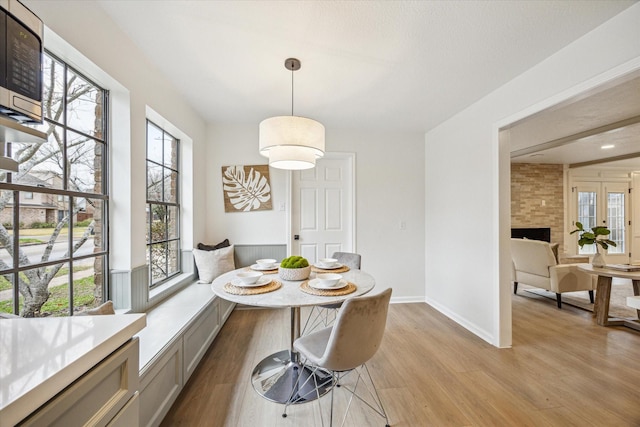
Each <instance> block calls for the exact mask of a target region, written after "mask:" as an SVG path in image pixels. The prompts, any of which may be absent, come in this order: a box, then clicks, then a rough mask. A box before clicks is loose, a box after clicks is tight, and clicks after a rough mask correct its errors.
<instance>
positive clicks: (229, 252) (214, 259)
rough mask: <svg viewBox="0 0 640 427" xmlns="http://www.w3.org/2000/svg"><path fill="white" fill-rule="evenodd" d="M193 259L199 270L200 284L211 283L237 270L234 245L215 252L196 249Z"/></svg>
mask: <svg viewBox="0 0 640 427" xmlns="http://www.w3.org/2000/svg"><path fill="white" fill-rule="evenodd" d="M193 259H194V260H195V262H196V267H197V268H198V278H199V279H200V280H198V283H211V282H213V279H215V278H216V277H218V276H219V275H221V274H224V273H226V272H228V271H231V270H235V269H236V266H235V263H234V261H233V245H231V246H229V247H226V248H222V249H217V250H214V251H203V250H201V249H194V250H193Z"/></svg>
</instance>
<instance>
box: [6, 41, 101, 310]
mask: <svg viewBox="0 0 640 427" xmlns="http://www.w3.org/2000/svg"><path fill="white" fill-rule="evenodd" d="M43 73H44V79H43V81H44V85H43V86H44V90H43V102H42V107H43V113H44V122H43V124H42V125H38V126H36V128H37V129H38V130H40V131H42V132H44V133H45V134H46V135H47V139H46V141H44V142H37V143H22V142H17V143H16V142H13V143H9V144H7V145H8V147H9V151H8V154H10V155H11V156H12V157H13V158H14V159H15V160H16V161H18V163H19V170H18V172H17V173H15V172H0V311H2V312H9V313H15V314H20V315H21V316H24V317H39V316H67V315H73V314H76V313H78V312H82V311H84V310H86V309H88V308H92V307H95V306H97V305H99V304H101V303H102V302H103V301H104V300H105V299H106V296H107V295H106V291H105V290H106V275H105V271H106V268H107V255H108V252H107V247H106V238H105V235H106V234H105V233H106V231H107V227H106V219H107V216H106V215H105V212H106V210H107V204H108V196H107V192H106V185H105V183H106V173H105V172H106V170H107V169H106V159H107V140H106V123H107V120H106V112H107V111H106V106H107V92H106V91H105V90H104V89H102V88H100V87H99V86H98V85H96V84H95V83H93V82H91V81H90V80H89V79H87V78H86V77H84V76H83V75H82V74H80V73H79V72H78V71H77V70H74V69H73V68H72V67H70V66H69V65H67V64H65V63H64V62H63V61H61V60H59V59H58V58H56V57H54V56H53V55H52V54H50V53H49V52H46V53H45V55H44V60H43ZM25 186H28V187H32V188H33V189H32V190H31V189H29V191H25V190H24V189H25Z"/></svg>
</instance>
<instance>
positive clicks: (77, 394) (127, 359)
mask: <svg viewBox="0 0 640 427" xmlns="http://www.w3.org/2000/svg"><path fill="white" fill-rule="evenodd" d="M138 384H139V380H138V338H133V339H132V340H131V341H129V342H128V343H126V344H124V345H123V346H122V347H120V348H119V349H118V350H116V351H115V352H113V353H112V354H111V355H110V356H108V357H107V358H105V359H104V360H103V361H102V362H101V363H100V364H98V365H96V366H95V367H93V368H92V369H91V370H89V371H88V372H87V373H86V374H84V375H83V376H82V377H80V378H79V379H78V380H76V381H75V382H74V383H73V384H71V385H70V386H69V387H67V388H66V389H65V390H64V391H62V392H61V393H59V394H58V395H57V396H56V397H54V398H53V399H51V400H50V401H49V402H47V403H46V404H44V405H43V406H42V407H41V408H40V409H38V410H37V411H36V412H34V413H33V414H32V415H31V416H29V417H28V418H26V419H25V420H24V421H22V422H21V423H20V424H18V425H20V426H52V427H56V426H60V427H73V426H84V425H91V426H105V425H107V423H108V422H109V421H111V419H112V418H114V417H115V416H116V414H117V413H118V412H119V411H120V410H121V409H122V408H123V407H124V406H125V404H126V403H127V402H128V401H129V399H131V397H133V395H134V394H135V393H136V391H137V390H138Z"/></svg>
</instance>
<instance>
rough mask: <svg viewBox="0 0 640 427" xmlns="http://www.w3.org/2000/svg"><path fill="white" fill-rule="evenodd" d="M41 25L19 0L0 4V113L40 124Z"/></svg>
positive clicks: (4, 1) (23, 121)
mask: <svg viewBox="0 0 640 427" xmlns="http://www.w3.org/2000/svg"><path fill="white" fill-rule="evenodd" d="M43 32H44V25H43V24H42V21H41V20H40V19H39V18H38V17H37V16H36V15H35V14H34V13H33V12H31V11H30V10H29V9H28V8H26V7H25V6H24V5H23V4H22V3H20V2H19V1H18V0H0V113H1V114H4V115H6V116H9V117H11V118H13V119H15V120H17V121H19V122H21V123H42V49H43V47H42V40H43Z"/></svg>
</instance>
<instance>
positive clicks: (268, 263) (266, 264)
mask: <svg viewBox="0 0 640 427" xmlns="http://www.w3.org/2000/svg"><path fill="white" fill-rule="evenodd" d="M256 264H258V266H260V268H272V267H275V265H276V260H275V259H270V258H265V259H259V260H256Z"/></svg>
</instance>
